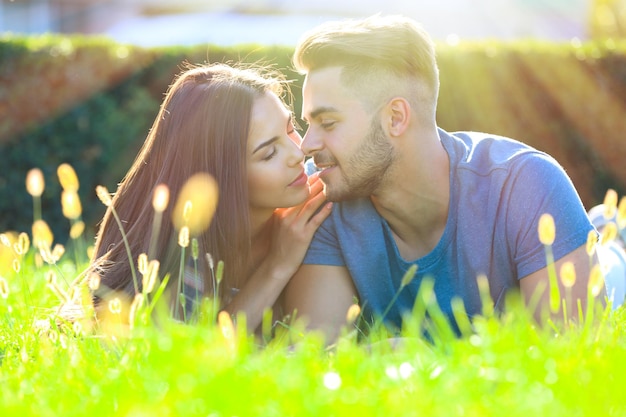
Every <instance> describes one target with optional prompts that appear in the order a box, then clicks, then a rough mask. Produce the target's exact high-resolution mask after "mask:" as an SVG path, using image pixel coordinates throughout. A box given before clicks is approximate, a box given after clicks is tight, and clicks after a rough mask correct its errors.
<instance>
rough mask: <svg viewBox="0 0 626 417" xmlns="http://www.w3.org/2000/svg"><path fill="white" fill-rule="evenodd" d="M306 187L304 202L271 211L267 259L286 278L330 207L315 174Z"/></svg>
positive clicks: (289, 275)
mask: <svg viewBox="0 0 626 417" xmlns="http://www.w3.org/2000/svg"><path fill="white" fill-rule="evenodd" d="M309 188H310V194H309V198H308V199H307V200H306V201H305V202H304V203H302V204H300V205H298V206H295V207H289V208H281V209H276V211H275V212H274V225H273V229H272V241H271V246H270V250H269V253H268V261H269V262H270V264H271V265H272V266H273V267H274V268H276V269H277V271H279V273H278V274H277V275H275V276H280V277H285V278H286V279H287V280H288V279H289V278H291V276H292V275H293V274H295V273H296V271H297V270H298V268H299V267H300V264H301V263H302V261H303V260H304V256H305V254H306V251H307V249H308V247H309V244H310V243H311V239H313V235H314V234H315V231H316V230H317V228H318V227H319V226H320V225H321V224H322V222H323V221H324V219H326V218H327V217H328V215H329V214H330V212H331V209H332V203H330V202H326V196H325V195H324V192H323V191H324V183H323V182H322V181H321V180H320V179H319V176H318V174H317V173H314V174H313V175H311V176H310V177H309ZM318 209H319V210H318Z"/></svg>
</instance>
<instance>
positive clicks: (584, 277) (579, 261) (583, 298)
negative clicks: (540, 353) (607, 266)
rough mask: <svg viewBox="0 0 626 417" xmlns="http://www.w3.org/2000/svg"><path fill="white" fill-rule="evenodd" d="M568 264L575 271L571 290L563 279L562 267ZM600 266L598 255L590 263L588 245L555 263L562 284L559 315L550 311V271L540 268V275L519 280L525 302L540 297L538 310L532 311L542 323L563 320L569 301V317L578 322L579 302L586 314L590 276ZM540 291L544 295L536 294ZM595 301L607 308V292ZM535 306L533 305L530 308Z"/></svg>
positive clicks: (560, 285)
mask: <svg viewBox="0 0 626 417" xmlns="http://www.w3.org/2000/svg"><path fill="white" fill-rule="evenodd" d="M565 262H572V264H573V265H574V269H575V271H576V282H575V284H574V286H573V287H572V288H569V289H568V288H565V287H564V286H563V283H562V282H561V279H560V272H561V266H562V265H563V264H564V263H565ZM597 264H598V258H597V255H595V254H594V256H593V257H592V258H591V262H590V260H589V255H588V254H587V249H586V245H582V246H580V247H579V248H578V249H575V250H573V251H572V252H570V253H569V254H567V255H565V256H563V257H562V258H560V259H559V260H557V261H556V262H555V269H556V275H557V282H558V285H559V293H560V300H559V303H560V305H559V311H558V312H557V313H555V314H554V313H551V312H550V280H549V275H548V268H547V267H546V268H543V269H540V270H539V271H537V272H534V273H532V274H530V275H528V276H526V277H524V278H522V279H521V280H520V290H521V293H522V296H523V297H524V300H525V301H526V302H529V301H530V300H533V299H534V298H533V297H535V298H536V297H539V298H538V303H537V306H536V307H535V310H534V311H533V312H532V313H533V314H534V316H535V319H536V320H537V321H539V322H540V323H541V322H543V321H544V320H545V319H546V318H547V317H551V318H552V319H556V320H559V319H560V320H562V319H563V301H562V300H566V305H567V315H568V317H569V318H571V319H576V318H577V317H578V300H580V303H581V307H582V311H583V314H584V313H585V312H586V309H587V291H588V286H589V276H590V273H591V269H592V268H593V266H594V265H597ZM539 291H541V295H540V296H538V295H535V293H536V292H537V293H538V292H539ZM596 302H598V303H602V305H605V291H604V289H603V290H602V291H601V292H600V295H598V297H597V298H596ZM531 307H532V306H531ZM546 313H550V315H549V316H548V315H546Z"/></svg>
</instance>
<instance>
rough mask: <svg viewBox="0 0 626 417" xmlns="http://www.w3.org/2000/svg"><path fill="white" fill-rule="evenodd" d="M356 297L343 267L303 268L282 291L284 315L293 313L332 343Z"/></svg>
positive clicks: (314, 266)
mask: <svg viewBox="0 0 626 417" xmlns="http://www.w3.org/2000/svg"><path fill="white" fill-rule="evenodd" d="M356 296H357V291H356V288H355V287H354V284H353V282H352V277H351V276H350V273H349V272H348V269H347V268H346V267H343V266H330V265H306V264H305V265H301V266H300V268H299V269H298V272H296V274H295V275H294V276H293V277H292V278H291V280H290V281H289V283H288V284H287V286H286V288H285V300H284V303H285V304H284V305H285V311H287V312H292V311H295V312H296V318H304V320H305V322H306V323H307V328H308V329H311V330H321V331H322V332H323V333H324V334H325V335H326V340H327V341H328V342H332V341H334V340H335V339H336V338H337V337H338V336H339V333H340V330H341V328H342V327H343V326H344V325H345V324H346V314H347V312H348V309H349V308H350V306H351V305H352V304H354V298H355V297H356Z"/></svg>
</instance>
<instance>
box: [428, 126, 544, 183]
mask: <svg viewBox="0 0 626 417" xmlns="http://www.w3.org/2000/svg"><path fill="white" fill-rule="evenodd" d="M440 137H441V141H442V144H443V146H444V147H445V148H446V151H448V154H449V155H450V157H451V163H452V165H455V166H457V167H458V168H466V169H472V170H479V171H481V172H480V173H481V174H486V172H485V171H490V170H494V169H501V168H504V169H510V168H511V167H513V166H515V165H519V164H523V163H527V162H529V161H532V160H537V161H541V162H540V163H545V162H546V161H548V162H549V163H550V164H553V163H554V162H556V161H554V160H553V158H551V157H550V156H549V155H548V154H546V153H545V152H542V151H540V150H538V149H536V148H533V147H532V146H530V145H527V144H525V143H523V142H521V141H519V140H516V139H512V138H509V137H506V136H501V135H496V134H489V133H484V132H474V131H459V132H451V133H448V132H445V131H443V132H440ZM531 163H532V162H531Z"/></svg>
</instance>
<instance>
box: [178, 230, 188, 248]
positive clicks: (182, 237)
mask: <svg viewBox="0 0 626 417" xmlns="http://www.w3.org/2000/svg"><path fill="white" fill-rule="evenodd" d="M178 245H179V246H180V247H181V248H186V247H187V246H189V227H187V226H183V227H182V228H181V229H180V232H178Z"/></svg>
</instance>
